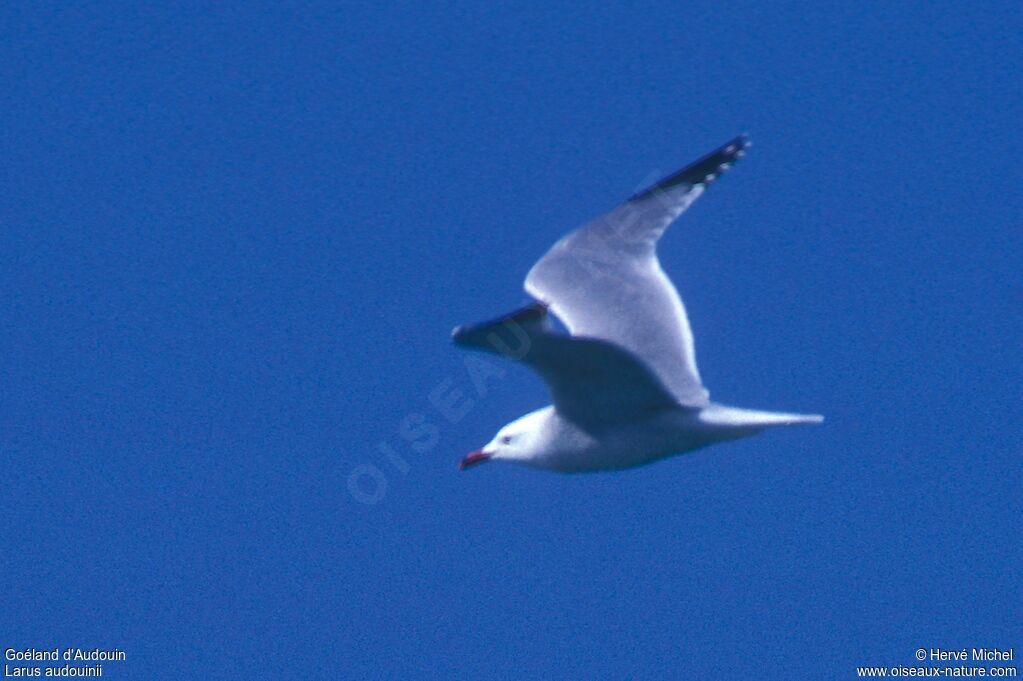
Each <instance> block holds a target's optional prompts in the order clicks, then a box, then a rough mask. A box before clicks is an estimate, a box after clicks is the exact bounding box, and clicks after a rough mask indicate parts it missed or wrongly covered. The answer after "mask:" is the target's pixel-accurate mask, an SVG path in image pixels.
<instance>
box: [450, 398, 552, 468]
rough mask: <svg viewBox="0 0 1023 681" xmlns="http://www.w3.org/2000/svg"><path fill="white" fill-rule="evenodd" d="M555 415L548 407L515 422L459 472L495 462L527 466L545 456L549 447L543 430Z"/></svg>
mask: <svg viewBox="0 0 1023 681" xmlns="http://www.w3.org/2000/svg"><path fill="white" fill-rule="evenodd" d="M551 411H552V407H546V408H544V409H538V410H537V411H534V412H531V413H529V414H526V415H525V416H523V417H521V418H518V419H515V420H514V421H512V422H511V423H509V424H508V425H506V426H505V427H503V428H501V430H499V431H497V435H495V436H494V439H493V440H491V441H490V442H489V443H487V444H486V445H485V446H484V447H483V448H482V449H477V450H476V451H474V452H469V453H468V454H466V455H465V457H464V458H463V459H462V463H461V464H459V468H461V469H462V470H463V471H464V470H465V469H466V468H468V467H470V466H475V465H476V464H478V463H483V462H484V461H491V460H493V461H515V462H518V463H523V462H526V461H529V460H530V459H534V458H536V457H538V456H542V455H543V454H544V452H545V443H546V438H545V437H544V427H543V426H544V423H545V422H546V421H547V419H548V418H549V417H550V412H551Z"/></svg>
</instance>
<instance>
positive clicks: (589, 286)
mask: <svg viewBox="0 0 1023 681" xmlns="http://www.w3.org/2000/svg"><path fill="white" fill-rule="evenodd" d="M748 146H749V142H748V141H747V139H746V137H745V136H744V135H743V136H739V137H736V138H735V139H733V140H732V141H730V142H728V143H727V144H725V145H723V146H721V147H720V148H718V149H716V150H715V151H713V152H711V153H710V154H708V155H707V156H705V157H703V158H701V159H700V160H698V161H696V162H695V163H692V164H690V165H688V166H686V167H685V168H683V169H682V170H679V171H678V172H676V173H674V174H673V175H670V176H669V177H667V178H665V179H663V180H661V181H660V182H658V183H657V184H655V185H653V186H652V187H650V188H649V189H646V190H644V191H642V192H640V193H638V194H636V195H635V196H633V197H632V198H630V199H629V200H628V201H626V202H625V203H624V204H622V205H621V206H619V207H618V208H615V209H614V210H613V211H611V212H610V213H608V214H606V215H604V216H603V217H600V218H598V219H596V220H594V221H593V222H590V223H589V224H586V225H584V226H582V227H580V228H579V229H577V230H575V231H574V232H572V233H570V234H568V235H567V236H565V237H564V238H562V239H561V240H560V241H558V242H557V243H556V244H554V246H553V247H552V248H551V249H550V250H549V251H548V252H547V254H546V255H544V256H543V258H541V259H540V260H539V262H537V263H536V264H535V265H534V266H533V268H532V269H531V270H530V271H529V275H528V276H527V277H526V284H525V288H526V291H527V292H528V293H529V294H530V295H532V296H533V297H535V298H537V299H538V300H540V301H542V302H544V303H546V304H547V305H549V306H550V308H551V310H552V311H553V312H554V313H555V314H556V315H558V317H559V318H560V319H561V320H562V321H564V322H565V325H566V326H567V327H568V328H569V330H570V331H571V333H572V336H575V337H586V338H590V339H600V340H604V341H610V342H611V343H612V344H613V345H616V346H618V347H620V348H623V349H625V350H627V351H628V352H629V353H630V354H631V355H632V356H633V358H634V359H635V360H638V361H639V362H640V363H642V364H645V365H646V366H648V367H649V368H650V369H651V370H652V372H653V373H654V374H655V375H656V376H657V377H658V378H659V379H660V381H661V382H662V383H663V385H664V386H666V387H667V389H668V390H669V391H670V393H671V394H672V395H673V396H674V397H675V399H676V400H677V401H678V402H679V403H681V404H684V405H688V406H693V407H702V406H704V405H706V404H708V403H709V393H708V392H707V390H706V389H705V388H704V387H703V383H702V382H701V381H700V374H699V371H697V368H696V354H695V350H694V347H693V334H692V331H691V330H690V328H689V320H688V319H687V317H686V312H685V308H684V307H683V305H682V299H681V298H680V297H679V295H678V291H676V290H675V287H674V286H673V285H672V283H671V281H670V280H669V279H668V277H667V275H665V274H664V271H663V270H662V269H661V265H660V263H659V262H658V260H657V241H658V240H659V239H660V237H661V235H662V234H663V233H664V231H665V229H667V227H668V225H670V224H671V223H672V222H673V221H674V220H675V219H676V218H677V217H678V216H679V215H681V214H682V212H683V211H685V209H686V208H688V207H689V205H690V204H692V202H693V201H695V200H696V199H697V198H698V197H699V196H700V194H702V193H703V191H704V189H705V188H706V186H707V185H708V184H710V183H711V182H712V181H713V180H714V179H715V178H716V177H717V176H718V175H719V174H720V173H722V172H723V171H724V170H726V169H727V168H728V167H729V166H730V165H731V164H732V163H734V162H735V161H736V159H738V158H740V157H741V156H742V155H743V153H744V152H745V150H746V148H747V147H748Z"/></svg>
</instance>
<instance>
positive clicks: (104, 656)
mask: <svg viewBox="0 0 1023 681" xmlns="http://www.w3.org/2000/svg"><path fill="white" fill-rule="evenodd" d="M4 659H5V660H6V661H7V662H8V663H7V664H5V665H4V676H5V677H8V678H10V677H33V676H43V677H82V676H103V665H102V664H95V663H96V662H123V661H124V660H125V659H127V655H126V654H125V652H124V651H123V650H119V649H117V648H114V649H113V650H103V649H101V648H91V649H90V648H64V649H61V648H53V649H50V650H40V649H38V648H25V649H23V650H17V649H15V648H7V649H6V650H4ZM10 662H15V663H22V664H13V665H12V664H10ZM25 662H50V663H54V662H57V663H59V662H64V663H65V664H64V665H63V666H49V665H47V666H45V667H40V666H37V665H25V664H24V663H25ZM69 662H70V663H78V664H67V663H69ZM90 663H92V664H90Z"/></svg>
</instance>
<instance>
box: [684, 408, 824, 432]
mask: <svg viewBox="0 0 1023 681" xmlns="http://www.w3.org/2000/svg"><path fill="white" fill-rule="evenodd" d="M700 420H701V421H703V422H704V423H706V424H707V425H711V426H722V427H726V428H728V427H734V428H768V427H770V426H795V425H799V424H801V423H820V422H821V421H823V420H824V417H823V416H821V415H820V414H785V413H782V412H776V411H757V410H756V409H739V408H738V407H726V406H724V405H720V404H712V405H710V406H709V407H706V408H705V409H703V410H702V411H701V412H700Z"/></svg>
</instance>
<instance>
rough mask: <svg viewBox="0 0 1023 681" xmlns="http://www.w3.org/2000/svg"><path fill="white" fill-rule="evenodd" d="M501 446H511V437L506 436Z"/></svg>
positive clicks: (502, 439)
mask: <svg viewBox="0 0 1023 681" xmlns="http://www.w3.org/2000/svg"><path fill="white" fill-rule="evenodd" d="M501 444H503V445H510V444H511V435H505V436H504V437H502V438H501Z"/></svg>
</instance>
